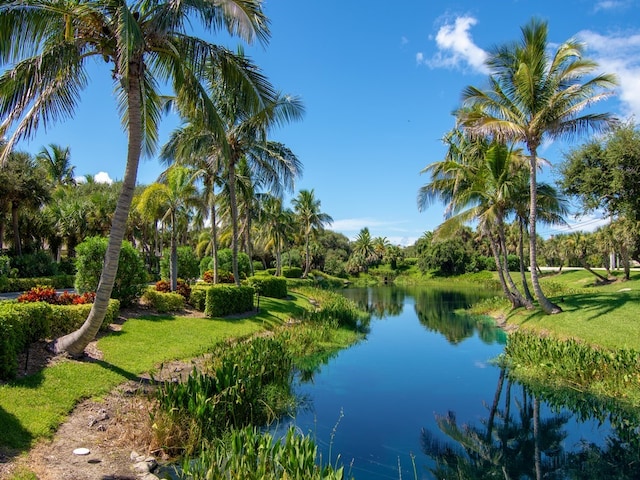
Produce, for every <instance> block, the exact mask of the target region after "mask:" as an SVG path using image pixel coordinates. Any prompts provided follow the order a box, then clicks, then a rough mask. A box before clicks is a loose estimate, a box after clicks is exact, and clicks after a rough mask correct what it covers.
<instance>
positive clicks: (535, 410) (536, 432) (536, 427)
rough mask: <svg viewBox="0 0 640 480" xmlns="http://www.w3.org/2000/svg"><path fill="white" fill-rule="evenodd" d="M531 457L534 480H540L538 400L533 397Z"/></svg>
mask: <svg viewBox="0 0 640 480" xmlns="http://www.w3.org/2000/svg"><path fill="white" fill-rule="evenodd" d="M533 452H534V453H533V455H534V457H533V458H534V465H535V469H536V480H542V451H541V450H540V400H538V397H533Z"/></svg>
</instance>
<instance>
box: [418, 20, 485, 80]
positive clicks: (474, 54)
mask: <svg viewBox="0 0 640 480" xmlns="http://www.w3.org/2000/svg"><path fill="white" fill-rule="evenodd" d="M476 23H478V20H477V19H476V18H474V17H471V16H461V17H456V19H455V20H454V21H453V23H450V22H447V23H445V24H444V25H442V26H441V27H440V28H439V29H438V33H437V34H436V36H435V42H436V45H437V47H438V51H437V52H436V53H435V54H434V55H433V56H432V57H431V58H429V59H427V58H425V56H424V53H422V52H418V53H417V54H416V62H417V63H418V64H424V65H427V66H429V67H431V68H451V69H460V70H467V69H471V70H472V71H474V72H478V73H487V72H488V70H487V67H486V66H485V64H484V62H485V60H486V58H487V52H485V51H484V50H483V49H482V48H480V47H478V46H477V45H476V44H475V43H474V42H473V39H472V37H471V33H470V30H471V27H473V26H474V25H475V24H476Z"/></svg>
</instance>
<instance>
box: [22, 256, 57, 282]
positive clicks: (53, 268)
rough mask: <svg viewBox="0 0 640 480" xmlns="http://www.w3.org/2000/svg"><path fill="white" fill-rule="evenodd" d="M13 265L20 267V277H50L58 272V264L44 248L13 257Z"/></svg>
mask: <svg viewBox="0 0 640 480" xmlns="http://www.w3.org/2000/svg"><path fill="white" fill-rule="evenodd" d="M11 266H12V267H13V268H17V269H18V276H19V277H20V278H32V277H50V276H53V275H57V273H58V264H57V263H56V262H55V261H54V260H53V258H52V257H51V255H49V254H48V253H47V252H45V251H44V250H38V251H37V252H35V253H25V254H23V255H19V256H16V257H13V258H12V259H11Z"/></svg>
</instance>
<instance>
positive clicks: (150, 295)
mask: <svg viewBox="0 0 640 480" xmlns="http://www.w3.org/2000/svg"><path fill="white" fill-rule="evenodd" d="M142 301H143V302H145V303H146V304H148V305H150V306H151V307H153V308H155V309H156V310H157V311H158V313H167V312H177V311H180V310H183V309H184V297H183V296H182V295H180V294H179V293H175V292H159V291H157V290H156V289H155V287H149V288H147V290H145V292H144V293H143V294H142Z"/></svg>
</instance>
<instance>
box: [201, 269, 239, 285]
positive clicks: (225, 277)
mask: <svg viewBox="0 0 640 480" xmlns="http://www.w3.org/2000/svg"><path fill="white" fill-rule="evenodd" d="M202 280H204V281H205V282H206V283H213V270H207V271H206V272H204V274H203V275H202ZM235 281H236V280H235V278H233V273H231V272H229V271H228V270H218V283H235Z"/></svg>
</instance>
